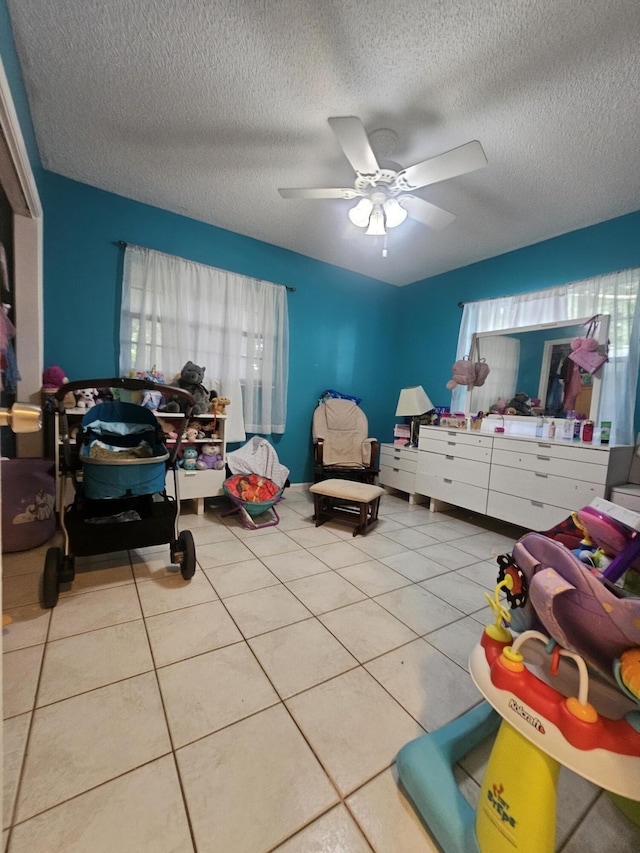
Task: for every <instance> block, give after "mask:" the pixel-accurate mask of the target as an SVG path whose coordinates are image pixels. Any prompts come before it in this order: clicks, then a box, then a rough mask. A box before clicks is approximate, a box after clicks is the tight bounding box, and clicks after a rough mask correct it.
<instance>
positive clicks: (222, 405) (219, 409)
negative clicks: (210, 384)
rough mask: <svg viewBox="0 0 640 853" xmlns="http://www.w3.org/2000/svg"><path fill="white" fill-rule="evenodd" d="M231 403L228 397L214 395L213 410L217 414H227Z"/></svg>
mask: <svg viewBox="0 0 640 853" xmlns="http://www.w3.org/2000/svg"><path fill="white" fill-rule="evenodd" d="M230 405H231V400H230V399H229V398H228V397H214V399H213V400H212V401H211V411H212V412H213V413H214V414H215V415H226V413H227V406H230Z"/></svg>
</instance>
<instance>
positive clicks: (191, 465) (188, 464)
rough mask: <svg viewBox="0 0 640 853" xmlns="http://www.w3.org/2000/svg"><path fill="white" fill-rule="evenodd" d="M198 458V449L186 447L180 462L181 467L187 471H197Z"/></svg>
mask: <svg viewBox="0 0 640 853" xmlns="http://www.w3.org/2000/svg"><path fill="white" fill-rule="evenodd" d="M197 458H198V451H197V450H196V449H195V447H185V449H184V450H183V451H182V459H181V460H180V463H179V464H180V467H182V468H184V470H185V471H195V470H196V460H197Z"/></svg>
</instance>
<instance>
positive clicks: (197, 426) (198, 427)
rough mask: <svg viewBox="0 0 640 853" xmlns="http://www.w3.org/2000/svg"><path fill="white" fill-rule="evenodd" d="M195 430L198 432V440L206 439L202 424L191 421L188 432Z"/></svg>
mask: <svg viewBox="0 0 640 853" xmlns="http://www.w3.org/2000/svg"><path fill="white" fill-rule="evenodd" d="M193 429H194V430H195V431H196V438H204V437H205V435H204V432H203V430H202V425H201V424H200V421H189V424H188V426H187V430H193Z"/></svg>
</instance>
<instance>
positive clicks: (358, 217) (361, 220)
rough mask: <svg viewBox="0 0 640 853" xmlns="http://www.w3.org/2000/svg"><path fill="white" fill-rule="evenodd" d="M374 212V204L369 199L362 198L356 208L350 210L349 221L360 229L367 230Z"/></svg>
mask: <svg viewBox="0 0 640 853" xmlns="http://www.w3.org/2000/svg"><path fill="white" fill-rule="evenodd" d="M372 210H373V203H372V202H371V200H370V199H368V198H361V199H360V201H359V202H358V203H357V204H356V206H355V207H352V208H351V209H350V210H349V214H348V215H349V219H350V220H351V221H352V222H353V224H354V225H357V226H358V228H366V227H367V225H368V224H369V217H370V216H371V211H372Z"/></svg>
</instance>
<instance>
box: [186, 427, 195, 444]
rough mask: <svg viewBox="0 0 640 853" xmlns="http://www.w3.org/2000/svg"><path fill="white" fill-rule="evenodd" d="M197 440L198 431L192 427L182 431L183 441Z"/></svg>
mask: <svg viewBox="0 0 640 853" xmlns="http://www.w3.org/2000/svg"><path fill="white" fill-rule="evenodd" d="M198 438H199V436H198V430H197V429H194V428H193V427H187V428H186V430H185V431H184V440H185V441H196V440H197V439H198Z"/></svg>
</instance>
